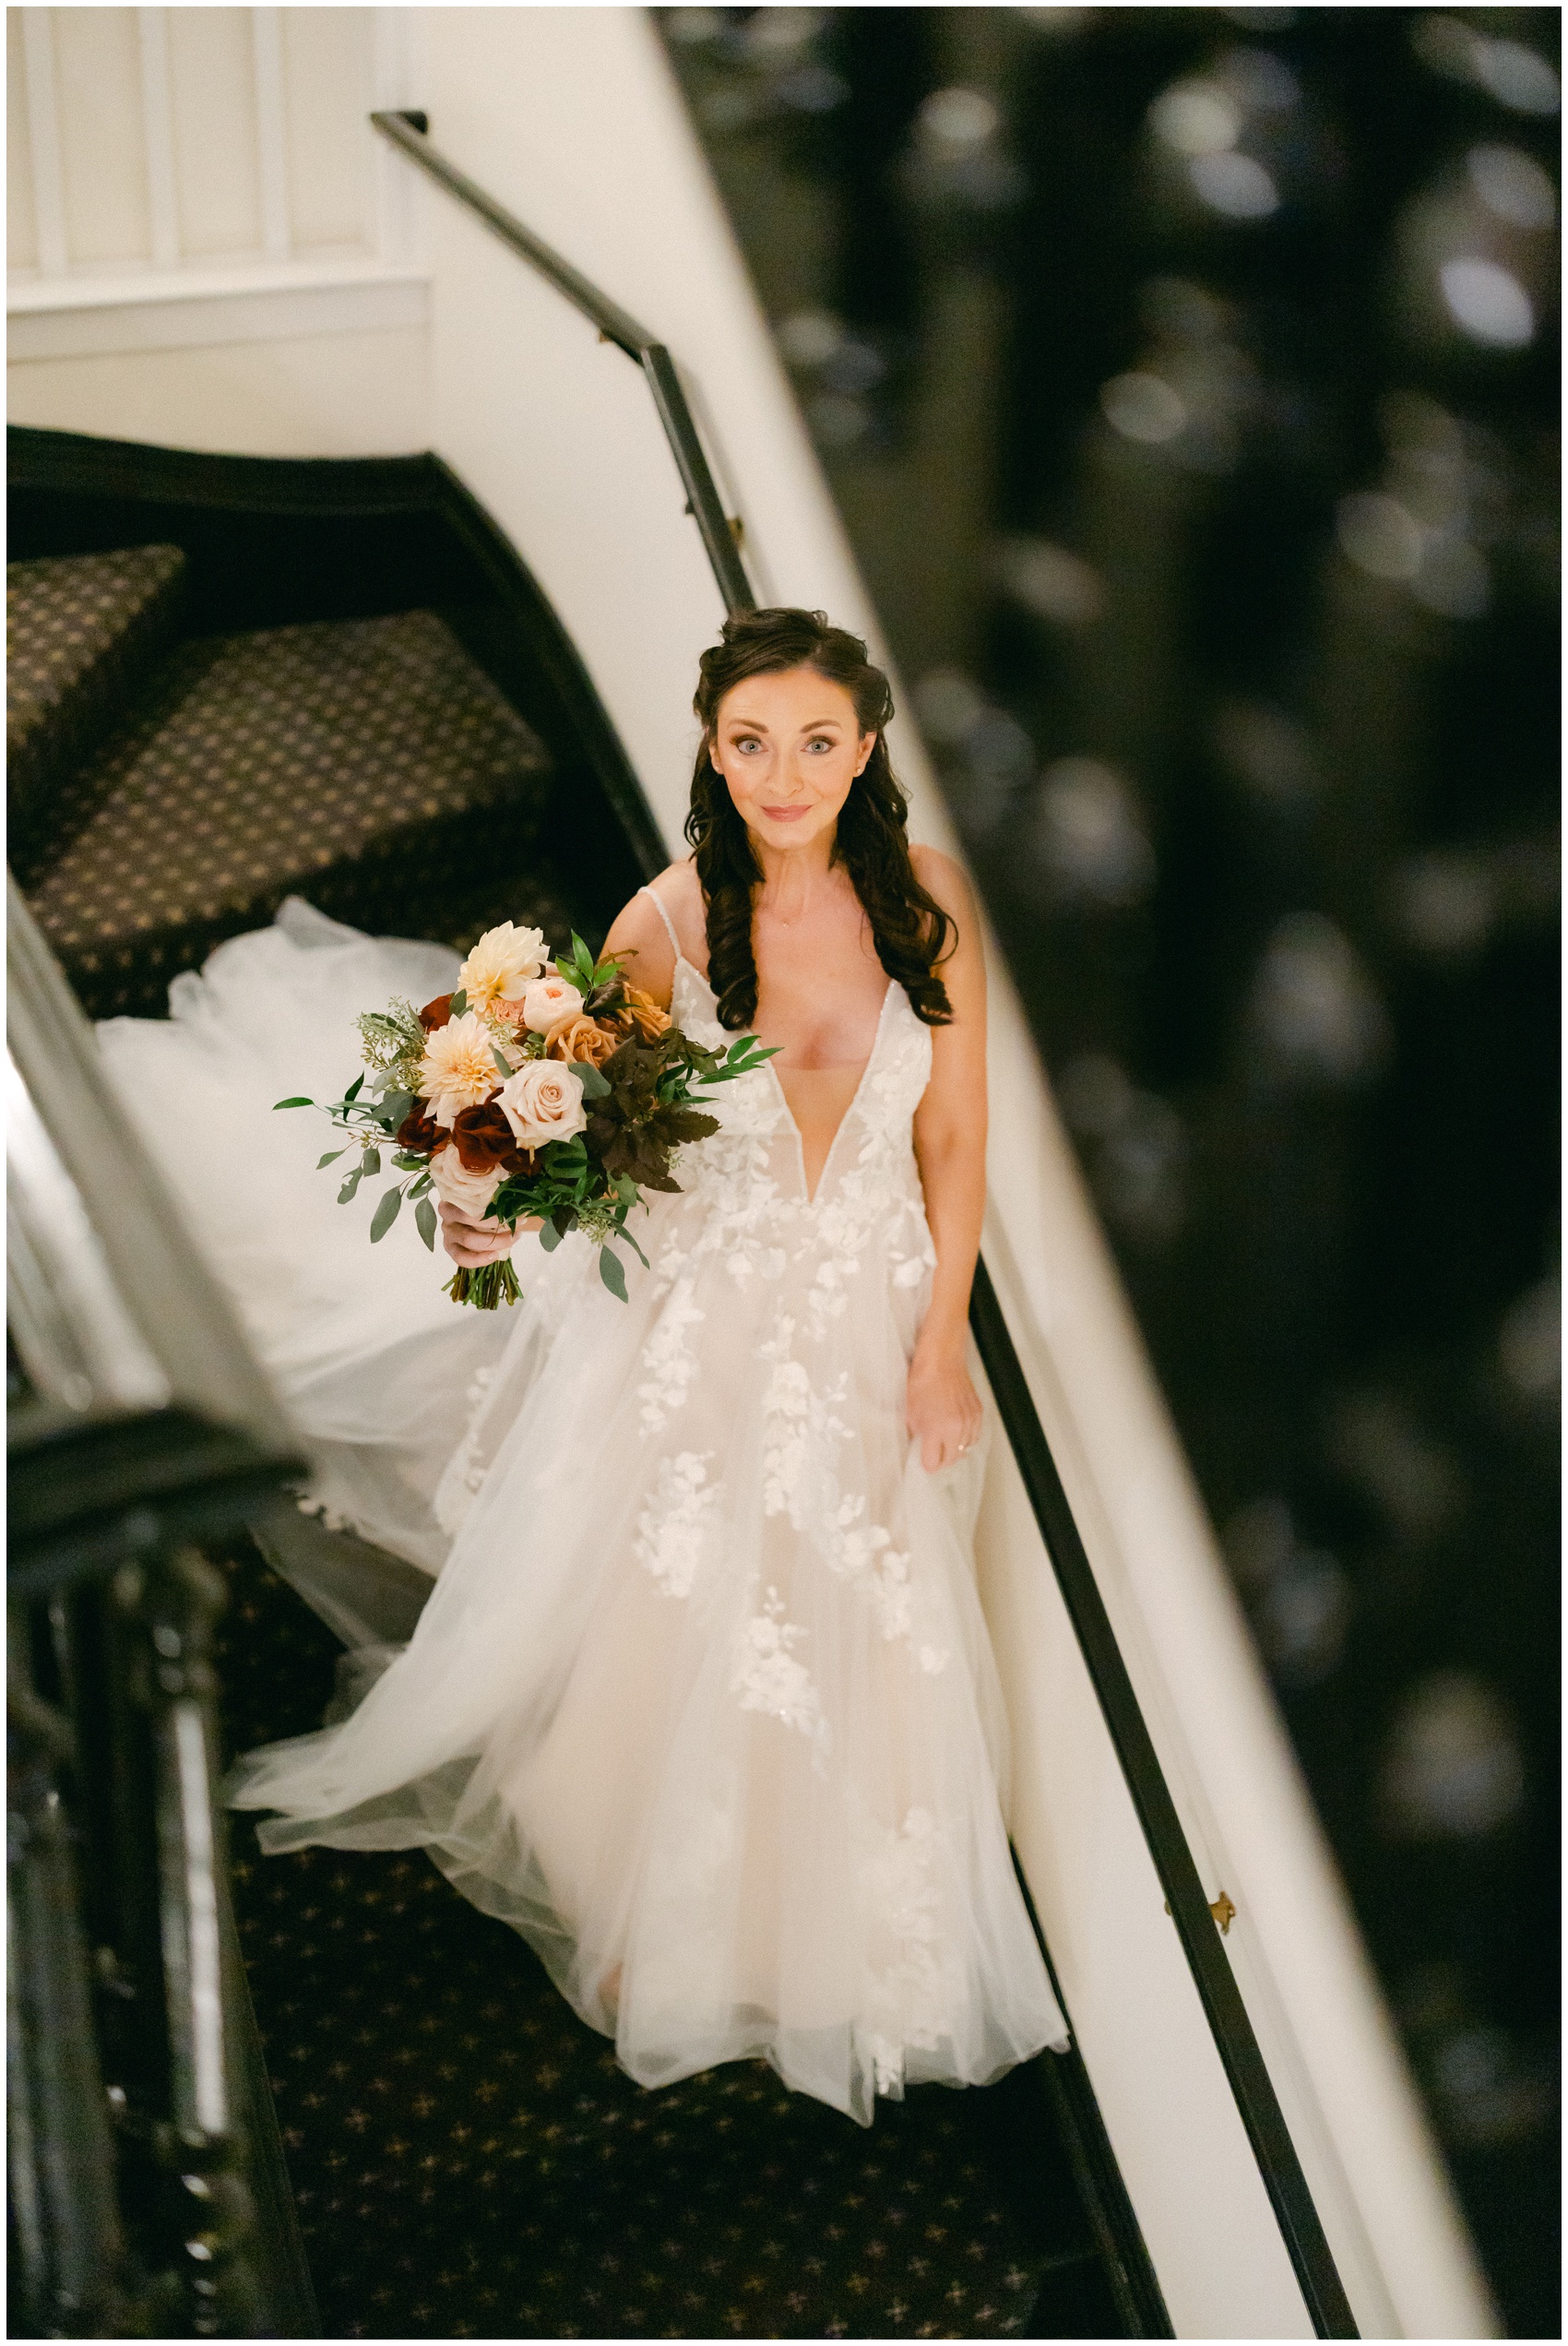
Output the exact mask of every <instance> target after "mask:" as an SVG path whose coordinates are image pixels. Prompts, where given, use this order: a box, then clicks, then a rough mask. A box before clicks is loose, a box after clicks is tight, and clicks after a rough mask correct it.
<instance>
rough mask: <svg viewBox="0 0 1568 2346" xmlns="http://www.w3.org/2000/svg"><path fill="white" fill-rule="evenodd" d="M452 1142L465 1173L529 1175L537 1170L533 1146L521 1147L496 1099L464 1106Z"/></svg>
mask: <svg viewBox="0 0 1568 2346" xmlns="http://www.w3.org/2000/svg"><path fill="white" fill-rule="evenodd" d="M452 1141H453V1145H454V1147H455V1148H456V1149H457V1156H458V1160H459V1161H460V1162H461V1164H462V1166H463V1169H464V1171H465V1172H466V1173H493V1171H494V1170H495V1168H496V1166H497V1165H499V1166H500V1167H501V1168H502V1170H503V1171H504V1172H505V1173H523V1174H525V1175H527V1174H529V1173H532V1172H533V1169H534V1155H533V1151H532V1149H519V1148H518V1146H517V1135H516V1133H515V1132H514V1131H513V1130H512V1127H511V1125H509V1124H508V1123H507V1121H506V1119H505V1115H504V1114H503V1113H502V1112H501V1110H500V1108H499V1107H498V1106H497V1105H496V1103H495V1102H494V1101H493V1100H487V1101H486V1102H484V1104H483V1105H482V1107H478V1108H465V1109H463V1110H462V1111H461V1113H459V1114H458V1115H457V1117H456V1119H455V1120H454V1122H453V1125H452Z"/></svg>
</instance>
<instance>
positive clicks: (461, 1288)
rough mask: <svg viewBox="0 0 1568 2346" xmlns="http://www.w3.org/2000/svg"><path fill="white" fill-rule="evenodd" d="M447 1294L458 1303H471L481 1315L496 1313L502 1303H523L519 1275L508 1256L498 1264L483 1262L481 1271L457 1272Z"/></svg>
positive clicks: (448, 1281) (446, 1287) (447, 1287)
mask: <svg viewBox="0 0 1568 2346" xmlns="http://www.w3.org/2000/svg"><path fill="white" fill-rule="evenodd" d="M444 1292H445V1293H446V1294H448V1295H450V1296H451V1298H452V1301H453V1302H454V1303H455V1304H472V1305H473V1306H474V1309H475V1310H476V1311H481V1312H493V1311H495V1310H497V1309H499V1307H500V1305H501V1304H520V1303H521V1302H522V1299H523V1291H522V1289H521V1288H520V1287H519V1286H518V1284H517V1272H516V1271H515V1270H514V1269H513V1268H512V1266H511V1264H510V1262H509V1261H508V1260H507V1259H506V1257H505V1256H502V1258H501V1260H500V1261H499V1262H497V1263H481V1266H480V1268H479V1269H478V1270H458V1271H454V1272H453V1274H452V1277H451V1278H450V1279H449V1280H447V1282H446V1285H445V1290H444Z"/></svg>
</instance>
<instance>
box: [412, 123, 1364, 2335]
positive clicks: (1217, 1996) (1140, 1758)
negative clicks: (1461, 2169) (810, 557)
mask: <svg viewBox="0 0 1568 2346" xmlns="http://www.w3.org/2000/svg"><path fill="white" fill-rule="evenodd" d="M371 120H372V122H373V123H374V125H375V127H376V128H377V130H379V131H380V132H381V133H382V134H383V136H384V137H387V138H389V139H390V140H391V141H392V143H393V145H394V146H396V147H398V148H400V149H401V150H402V151H403V153H404V154H406V155H408V156H410V158H411V159H412V161H415V162H417V163H418V164H419V166H420V168H421V169H422V171H424V172H426V173H428V174H429V175H430V177H431V178H433V179H434V180H435V181H437V182H438V183H439V185H442V186H443V187H445V189H446V190H447V191H448V193H449V194H451V195H453V196H456V197H457V200H458V202H459V203H461V204H464V205H466V206H467V208H469V210H470V211H472V212H475V213H477V215H478V216H479V218H480V219H481V220H483V221H484V222H485V223H486V225H487V226H488V227H490V228H492V229H493V230H494V232H495V233H496V234H497V235H498V236H499V237H500V238H501V239H502V241H503V242H504V243H505V244H508V245H510V247H511V248H512V250H513V251H514V252H516V253H517V254H519V255H520V256H522V258H523V259H524V260H526V261H528V262H529V263H530V264H531V266H532V267H533V268H536V269H538V270H539V271H540V275H541V276H544V277H546V278H548V279H549V280H550V282H551V283H552V285H553V286H555V287H556V289H557V291H558V292H561V293H563V294H564V296H565V297H566V299H567V300H568V301H569V302H570V303H572V304H573V305H574V307H575V308H576V309H578V310H580V311H581V312H582V314H583V316H585V317H588V318H590V319H591V320H592V322H593V323H594V324H595V325H596V326H597V327H599V330H600V333H601V334H602V335H603V336H604V337H605V338H606V339H607V340H609V341H612V342H614V343H616V344H617V345H618V346H619V347H620V348H621V349H622V350H623V351H625V352H626V354H627V356H628V357H630V358H634V359H636V362H637V363H638V364H639V365H640V366H641V367H642V369H643V371H644V373H645V374H646V375H647V380H648V386H649V388H650V389H651V391H652V393H653V398H654V403H655V405H656V406H657V407H658V409H659V420H660V422H661V423H663V426H664V430H665V435H666V436H667V438H668V439H669V442H670V446H671V449H672V450H673V452H674V456H675V461H676V464H677V465H678V466H679V468H680V472H681V478H682V480H683V482H685V485H686V492H687V495H688V498H689V499H690V507H691V512H692V516H693V518H694V519H695V522H696V525H697V529H698V530H699V531H700V533H701V536H702V542H703V545H704V547H705V549H706V551H707V558H708V561H709V562H710V563H711V565H712V566H713V575H714V577H715V578H716V579H717V580H718V582H719V591H720V593H721V594H722V595H723V597H724V601H725V607H726V609H727V610H729V611H731V612H732V613H736V612H743V611H754V610H755V608H756V599H755V597H754V594H753V593H752V590H751V584H750V581H749V580H748V578H747V577H746V573H745V569H744V566H743V565H742V561H741V558H740V554H739V552H738V550H737V548H736V544H735V540H734V535H733V533H732V531H731V527H730V524H729V522H728V520H727V519H726V518H725V514H724V508H723V506H722V505H721V503H720V501H719V492H718V490H717V488H716V487H715V485H714V481H713V475H712V473H711V472H710V471H709V470H708V466H707V458H706V457H705V456H704V454H703V449H702V444H701V442H700V440H699V439H698V437H697V432H696V426H695V423H694V421H693V418H692V412H691V409H690V408H689V406H688V405H687V402H686V398H685V394H684V392H683V390H682V388H681V385H680V380H679V378H678V376H677V375H676V372H675V368H674V364H673V362H672V361H671V356H670V353H669V351H667V350H666V349H665V347H664V345H663V344H662V343H661V342H657V341H655V339H654V338H653V337H652V335H650V334H649V333H648V331H647V327H642V326H639V325H638V323H637V321H636V318H635V317H633V316H631V315H630V314H629V312H627V311H625V310H624V309H623V308H622V307H621V306H620V304H619V303H616V302H612V300H611V299H610V297H609V296H608V294H605V293H601V292H600V291H599V289H598V287H597V286H595V285H593V284H591V283H590V282H589V280H588V279H587V278H586V277H584V276H583V274H582V273H581V271H580V270H579V269H576V268H573V267H572V265H571V263H570V262H569V261H566V260H564V259H563V258H562V256H561V255H560V254H559V253H557V252H555V251H554V250H552V247H551V246H550V245H548V244H544V243H543V242H542V240H541V239H540V238H539V237H537V236H535V235H534V234H533V233H532V232H531V231H530V230H529V229H527V228H525V227H524V226H523V224H522V222H521V220H517V219H515V218H514V217H513V215H512V214H511V213H510V212H509V211H507V210H505V208H504V207H503V206H502V205H500V204H498V203H497V202H496V201H495V199H494V197H493V196H489V195H487V194H486V193H485V191H484V189H483V188H482V187H481V186H479V185H477V184H476V183H475V182H474V181H473V180H471V179H469V176H468V175H467V173H464V172H461V171H459V170H458V169H457V166H456V165H455V164H454V163H451V162H449V161H447V160H446V158H445V156H444V155H442V154H441V153H440V152H439V150H438V149H435V148H434V147H432V145H431V144H430V140H429V137H428V132H427V118H426V116H425V115H423V114H422V113H376V114H373V115H372V116H371ZM969 1322H970V1326H971V1328H973V1330H974V1337H975V1342H976V1345H977V1347H978V1349H979V1352H980V1360H981V1363H982V1364H983V1366H984V1369H985V1373H986V1376H987V1378H988V1379H989V1381H990V1384H991V1389H992V1396H993V1398H994V1399H995V1402H996V1407H997V1411H998V1413H999V1415H1000V1417H1001V1419H1002V1423H1003V1428H1004V1432H1005V1434H1006V1435H1007V1439H1008V1441H1009V1443H1010V1444H1011V1445H1012V1449H1013V1455H1014V1457H1015V1458H1016V1460H1017V1462H1018V1471H1019V1473H1020V1475H1021V1476H1022V1477H1023V1482H1024V1488H1025V1490H1026V1491H1027V1492H1028V1497H1029V1504H1030V1506H1032V1507H1033V1509H1034V1515H1035V1520H1036V1522H1037V1523H1038V1524H1039V1530H1040V1534H1041V1537H1042V1538H1043V1540H1044V1542H1045V1545H1046V1550H1047V1553H1048V1554H1049V1555H1050V1558H1051V1567H1052V1569H1053V1570H1054V1572H1055V1574H1056V1578H1057V1581H1058V1583H1059V1584H1060V1587H1061V1590H1062V1595H1063V1602H1064V1603H1065V1604H1066V1607H1067V1614H1068V1618H1069V1619H1070V1620H1071V1622H1072V1624H1073V1629H1074V1634H1075V1636H1076V1637H1077V1640H1078V1646H1079V1649H1080V1650H1081V1652H1082V1654H1083V1657H1084V1663H1085V1667H1086V1668H1087V1671H1088V1674H1089V1678H1090V1680H1091V1682H1092V1684H1093V1686H1094V1690H1095V1695H1096V1697H1097V1699H1098V1701H1099V1708H1100V1710H1101V1713H1102V1714H1103V1716H1104V1719H1105V1723H1106V1727H1107V1730H1108V1731H1109V1733H1110V1735H1111V1743H1112V1745H1114V1747H1115V1751H1116V1757H1117V1759H1118V1760H1119V1762H1120V1763H1121V1768H1122V1772H1123V1776H1124V1777H1125V1779H1126V1783H1127V1789H1128V1792H1129V1793H1130V1794H1131V1796H1132V1801H1133V1805H1134V1809H1135V1810H1136V1812H1137V1817H1138V1822H1139V1824H1140V1826H1141V1827H1142V1828H1143V1834H1144V1840H1145V1841H1146V1844H1147V1847H1148V1852H1149V1856H1150V1858H1151V1859H1152V1861H1153V1864H1154V1868H1155V1872H1156V1874H1157V1875H1158V1878H1159V1883H1160V1887H1161V1888H1162V1889H1163V1890H1164V1892H1165V1895H1166V1899H1167V1900H1168V1902H1169V1904H1170V1912H1171V1915H1172V1918H1173V1919H1174V1922H1175V1924H1176V1929H1177V1932H1178V1934H1179V1935H1180V1937H1181V1941H1182V1950H1183V1952H1184V1953H1185V1955H1186V1958H1187V1962H1188V1964H1189V1966H1190V1968H1191V1971H1192V1974H1193V1978H1194V1983H1195V1984H1196V1987H1197V1991H1198V1995H1199V1999H1200V2001H1201V2003H1202V2005H1203V2009H1204V2015H1205V2018H1206V2020H1207V2022H1208V2025H1209V2029H1210V2030H1211V2032H1212V2034H1213V2037H1214V2042H1215V2046H1216V2049H1217V2050H1218V2054H1219V2058H1220V2062H1221V2064H1222V2066H1223V2067H1224V2070H1225V2074H1226V2077H1227V2078H1228V2079H1229V2085H1230V2090H1231V2092H1232V2094H1233V2095H1234V2097H1235V2101H1236V2106H1237V2109H1238V2110H1239V2111H1240V2113H1241V2123H1242V2125H1243V2126H1245V2128H1246V2130H1247V2137H1248V2139H1249V2141H1250V2142H1251V2143H1252V2146H1253V2155H1254V2156H1255V2158H1256V2160H1257V2162H1258V2168H1259V2171H1260V2173H1261V2174H1262V2176H1263V2180H1264V2185H1265V2189H1266V2190H1267V2193H1268V2197H1269V2200H1270V2203H1271V2204H1272V2206H1273V2209H1274V2212H1275V2216H1276V2218H1277V2221H1278V2224H1279V2229H1280V2232H1281V2233H1282V2235H1283V2237H1284V2241H1285V2245H1286V2247H1287V2249H1288V2250H1289V2257H1290V2262H1291V2264H1292V2266H1293V2267H1294V2269H1295V2273H1296V2279H1297V2282H1298V2284H1299V2285H1300V2288H1301V2295H1302V2297H1303V2299H1304V2300H1305V2302H1306V2305H1307V2309H1308V2312H1309V2313H1310V2314H1311V2316H1312V2319H1313V2327H1314V2328H1315V2329H1316V2332H1317V2334H1318V2336H1319V2337H1320V2338H1355V2337H1358V2336H1359V2335H1360V2332H1359V2331H1358V2329H1357V2328H1356V2323H1355V2317H1354V2316H1353V2315H1352V2313H1351V2311H1350V2302H1349V2299H1348V2297H1347V2295H1346V2293H1345V2286H1344V2283H1343V2281H1341V2280H1340V2278H1339V2272H1338V2269H1337V2267H1336V2264H1335V2261H1334V2255H1333V2251H1332V2250H1331V2248H1330V2247H1329V2245H1328V2240H1327V2236H1326V2234H1325V2233H1324V2229H1323V2223H1322V2220H1321V2219H1320V2217H1319V2215H1318V2212H1317V2209H1316V2207H1315V2206H1314V2204H1313V2196H1312V2192H1311V2189H1310V2187H1309V2185H1308V2183H1307V2179H1306V2175H1305V2173H1303V2171H1302V2168H1301V2160H1300V2159H1299V2157H1298V2156H1297V2153H1296V2146H1295V2143H1294V2142H1293V2141H1292V2140H1291V2138H1290V2130H1289V2126H1287V2125H1286V2122H1285V2114H1284V2112H1283V2111H1282V2110H1281V2108H1280V2106H1279V2099H1278V2096H1277V2094H1276V2092H1275V2090H1274V2081H1273V2079H1272V2078H1270V2076H1269V2074H1268V2069H1267V2066H1266V2064H1265V2061H1264V2057H1263V2054H1262V2051H1261V2049H1260V2047H1259V2044H1258V2041H1257V2038H1256V2036H1255V2034H1254V2033H1253V2024H1252V2021H1251V2019H1249V2017H1248V2014H1247V2007H1246V2006H1245V2004H1244V2003H1243V2002H1242V2000H1241V1990H1240V1989H1239V1988H1238V1987H1237V1985H1236V1980H1235V1975H1234V1973H1233V1972H1232V1971H1231V1969H1230V1965H1229V1961H1228V1960H1227V1958H1226V1954H1225V1950H1224V1948H1223V1947H1221V1945H1220V1943H1219V1938H1218V1933H1217V1931H1216V1928H1215V1922H1214V1916H1213V1914H1212V1913H1211V1912H1210V1911H1209V1906H1208V1901H1207V1899H1206V1897H1205V1895H1204V1888H1203V1884H1202V1882H1201V1880H1200V1879H1199V1876H1198V1870H1197V1867H1196V1865H1195V1864H1194V1862H1193V1853H1192V1851H1191V1850H1190V1849H1189V1848H1188V1846H1187V1837H1186V1835H1185V1833H1184V1832H1183V1831H1182V1823H1181V1819H1180V1817H1179V1816H1177V1813H1176V1805H1175V1803H1174V1802H1173V1801H1172V1799H1171V1797H1170V1786H1169V1785H1168V1784H1167V1782H1166V1780H1165V1775H1164V1771H1163V1769H1162V1768H1161V1767H1160V1764H1159V1758H1158V1754H1157V1753H1156V1751H1155V1748H1154V1744H1153V1741H1152V1739H1151V1737H1150V1735H1149V1732H1148V1728H1147V1726H1146V1723H1145V1721H1144V1715H1143V1712H1142V1710H1141V1709H1140V1708H1139V1706H1138V1698H1137V1696H1136V1694H1135V1693H1134V1688H1133V1682H1132V1680H1131V1678H1130V1677H1129V1676H1128V1674H1127V1666H1126V1663H1125V1662H1124V1661H1123V1659H1122V1653H1121V1649H1120V1648H1119V1646H1118V1645H1117V1643H1116V1636H1115V1632H1114V1630H1113V1629H1112V1628H1111V1620H1110V1616H1109V1615H1108V1614H1107V1613H1106V1610H1105V1603H1104V1600H1103V1599H1102V1598H1101V1596H1100V1593H1099V1583H1098V1582H1097V1581H1096V1579H1095V1576H1094V1568H1093V1566H1091V1564H1090V1563H1089V1560H1088V1555H1087V1551H1086V1550H1085V1547H1084V1543H1083V1540H1082V1538H1081V1536H1080V1534H1079V1531H1078V1527H1077V1524H1076V1522H1075V1519H1074V1516H1073V1510H1072V1507H1071V1506H1070V1504H1069V1502H1068V1498H1067V1495H1066V1492H1065V1491H1064V1489H1063V1484H1062V1478H1061V1476H1060V1474H1059V1473H1058V1472H1057V1471H1056V1461H1055V1459H1053V1458H1052V1457H1051V1446H1050V1444H1049V1442H1048V1441H1047V1440H1046V1436H1045V1429H1044V1427H1043V1426H1042V1425H1041V1423H1040V1422H1039V1412H1038V1411H1037V1410H1036V1408H1035V1405H1034V1397H1033V1395H1032V1394H1031V1393H1030V1391H1029V1387H1028V1378H1027V1377H1026V1376H1025V1375H1024V1371H1023V1367H1022V1364H1020V1362H1019V1359H1018V1355H1017V1352H1016V1349H1015V1347H1014V1343H1013V1339H1012V1337H1011V1335H1010V1334H1009V1332H1008V1328H1007V1322H1006V1319H1005V1316H1004V1313H1003V1310H1002V1306H1001V1304H1000V1303H999V1302H998V1300H997V1295H996V1290H995V1289H994V1287H993V1286H992V1282H991V1279H990V1275H989V1274H988V1272H987V1270H986V1268H985V1265H984V1263H983V1262H981V1263H980V1264H979V1265H978V1266H977V1268H976V1271H975V1283H974V1292H973V1296H972V1298H971V1301H970V1305H969Z"/></svg>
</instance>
